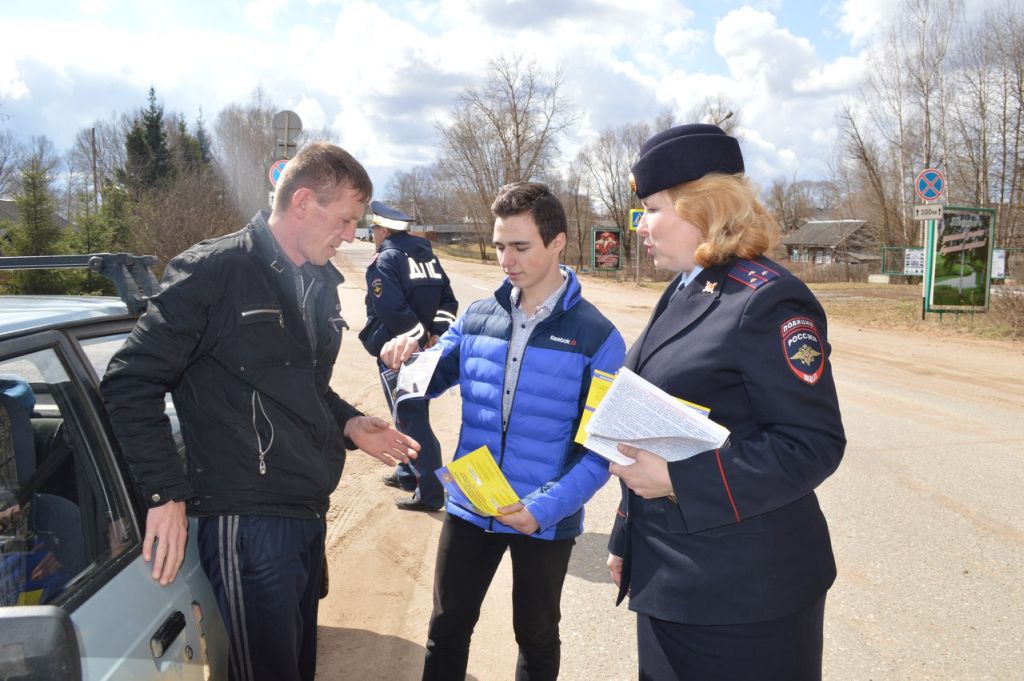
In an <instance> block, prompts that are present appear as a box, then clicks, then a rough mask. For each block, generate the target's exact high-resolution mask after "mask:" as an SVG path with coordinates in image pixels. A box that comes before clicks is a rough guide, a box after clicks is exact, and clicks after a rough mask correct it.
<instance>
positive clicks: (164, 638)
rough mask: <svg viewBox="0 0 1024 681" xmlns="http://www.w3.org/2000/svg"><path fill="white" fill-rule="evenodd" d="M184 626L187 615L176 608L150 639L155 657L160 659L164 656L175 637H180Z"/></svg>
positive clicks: (150, 647) (150, 645)
mask: <svg viewBox="0 0 1024 681" xmlns="http://www.w3.org/2000/svg"><path fill="white" fill-rule="evenodd" d="M184 628H185V615H184V613H182V612H181V611H180V610H176V611H175V612H174V613H173V614H172V615H171V616H170V617H168V618H167V619H165V620H164V623H163V624H161V625H160V628H159V629H157V630H156V633H155V634H153V638H151V639H149V649H150V651H152V653H153V659H155V660H159V659H160V658H161V657H163V656H164V653H165V652H167V649H168V648H170V647H171V644H172V643H174V639H176V638H178V634H180V633H181V632H182V630H183V629H184Z"/></svg>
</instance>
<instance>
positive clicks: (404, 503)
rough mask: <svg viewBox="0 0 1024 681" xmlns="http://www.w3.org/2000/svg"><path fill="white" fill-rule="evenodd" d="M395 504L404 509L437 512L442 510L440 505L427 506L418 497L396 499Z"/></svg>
mask: <svg viewBox="0 0 1024 681" xmlns="http://www.w3.org/2000/svg"><path fill="white" fill-rule="evenodd" d="M395 506H397V507H398V508H399V510H402V511H423V512H424V513H437V512H438V511H440V510H441V508H440V507H438V506H427V505H426V504H424V503H423V502H422V501H420V500H419V499H417V498H416V497H408V498H407V499H395Z"/></svg>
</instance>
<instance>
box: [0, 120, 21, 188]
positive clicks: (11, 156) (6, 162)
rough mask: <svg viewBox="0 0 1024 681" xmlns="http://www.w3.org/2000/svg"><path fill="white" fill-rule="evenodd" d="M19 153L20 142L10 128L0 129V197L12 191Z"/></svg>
mask: <svg viewBox="0 0 1024 681" xmlns="http://www.w3.org/2000/svg"><path fill="white" fill-rule="evenodd" d="M21 153H22V149H21V144H20V143H19V142H18V140H17V139H16V138H15V137H14V134H13V133H11V131H10V130H0V198H3V197H5V196H8V195H10V194H11V193H13V192H14V189H15V185H14V183H15V179H16V170H17V167H18V164H19V163H20V162H21Z"/></svg>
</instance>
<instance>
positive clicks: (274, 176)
mask: <svg viewBox="0 0 1024 681" xmlns="http://www.w3.org/2000/svg"><path fill="white" fill-rule="evenodd" d="M287 164H288V159H284V158H282V159H281V160H279V161H274V162H273V163H271V164H270V173H269V175H270V184H272V185H274V186H275V187H276V186H277V183H278V181H279V180H280V179H281V173H283V172H284V167H285V166H286V165H287Z"/></svg>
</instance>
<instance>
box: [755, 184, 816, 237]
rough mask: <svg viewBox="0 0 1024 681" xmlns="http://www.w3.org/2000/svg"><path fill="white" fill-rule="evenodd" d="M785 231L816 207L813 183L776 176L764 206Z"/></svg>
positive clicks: (802, 220) (805, 217)
mask: <svg viewBox="0 0 1024 681" xmlns="http://www.w3.org/2000/svg"><path fill="white" fill-rule="evenodd" d="M765 207H766V208H767V209H768V212H769V213H771V214H772V215H773V216H774V217H775V219H776V220H778V222H779V225H780V226H781V227H782V230H783V231H785V232H791V231H793V230H795V229H797V228H798V227H800V225H802V224H803V223H804V222H806V221H807V220H808V219H810V218H811V217H813V215H814V213H815V212H816V211H817V209H818V207H819V206H818V205H817V204H816V203H815V196H814V183H812V182H808V181H803V180H797V179H796V177H795V176H794V177H793V178H792V179H791V180H786V179H785V178H777V179H775V180H773V181H772V184H771V186H770V187H769V188H768V195H767V201H766V206H765Z"/></svg>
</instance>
